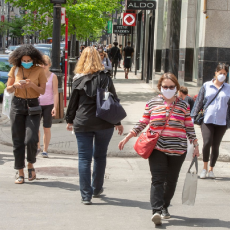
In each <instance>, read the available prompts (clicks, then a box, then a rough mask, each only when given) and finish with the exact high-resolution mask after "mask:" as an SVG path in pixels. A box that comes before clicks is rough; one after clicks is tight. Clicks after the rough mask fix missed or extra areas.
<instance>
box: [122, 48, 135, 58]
mask: <svg viewBox="0 0 230 230" xmlns="http://www.w3.org/2000/svg"><path fill="white" fill-rule="evenodd" d="M124 52H125V57H129V56H132V53H133V52H134V49H133V48H132V47H131V46H126V47H125V48H124Z"/></svg>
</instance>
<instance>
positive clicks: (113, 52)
mask: <svg viewBox="0 0 230 230" xmlns="http://www.w3.org/2000/svg"><path fill="white" fill-rule="evenodd" d="M113 44H114V47H112V48H111V49H110V52H109V57H110V60H111V62H112V77H114V79H116V74H117V66H118V62H119V58H120V49H119V48H118V47H117V45H118V42H114V43H113ZM113 68H115V70H114V72H113Z"/></svg>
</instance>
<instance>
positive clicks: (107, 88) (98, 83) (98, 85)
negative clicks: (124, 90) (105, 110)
mask: <svg viewBox="0 0 230 230" xmlns="http://www.w3.org/2000/svg"><path fill="white" fill-rule="evenodd" d="M99 79H100V72H98V75H97V87H99V88H100V83H101V79H100V81H99ZM109 79H110V77H108V83H107V85H106V87H105V91H106V92H108V91H109Z"/></svg>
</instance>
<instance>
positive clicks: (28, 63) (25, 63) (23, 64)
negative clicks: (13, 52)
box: [21, 61, 33, 69]
mask: <svg viewBox="0 0 230 230" xmlns="http://www.w3.org/2000/svg"><path fill="white" fill-rule="evenodd" d="M21 65H22V66H23V67H24V68H25V69H29V68H31V67H32V66H33V61H31V62H24V61H22V62H21Z"/></svg>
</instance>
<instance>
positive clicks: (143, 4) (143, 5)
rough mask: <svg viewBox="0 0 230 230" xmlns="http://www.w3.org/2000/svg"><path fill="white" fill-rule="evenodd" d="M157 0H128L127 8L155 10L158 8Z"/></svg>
mask: <svg viewBox="0 0 230 230" xmlns="http://www.w3.org/2000/svg"><path fill="white" fill-rule="evenodd" d="M156 5H157V3H156V1H153V0H150V1H132V0H127V7H126V9H127V10H155V9H156Z"/></svg>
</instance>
